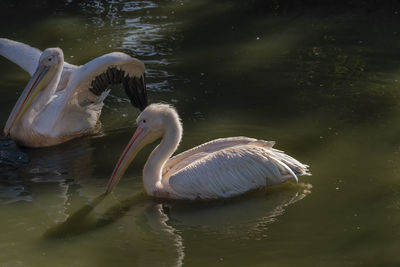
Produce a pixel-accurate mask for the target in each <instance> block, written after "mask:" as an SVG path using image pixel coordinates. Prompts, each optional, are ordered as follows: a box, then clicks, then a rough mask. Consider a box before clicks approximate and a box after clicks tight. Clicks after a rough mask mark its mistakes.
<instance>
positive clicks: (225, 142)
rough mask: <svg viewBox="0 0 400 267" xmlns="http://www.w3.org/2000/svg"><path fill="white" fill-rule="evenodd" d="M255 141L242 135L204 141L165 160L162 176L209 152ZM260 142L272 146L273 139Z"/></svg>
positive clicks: (174, 171)
mask: <svg viewBox="0 0 400 267" xmlns="http://www.w3.org/2000/svg"><path fill="white" fill-rule="evenodd" d="M256 141H258V140H257V139H254V138H249V137H243V136H238V137H229V138H219V139H215V140H212V141H209V142H207V143H204V144H202V145H199V146H197V147H194V148H192V149H189V150H186V151H185V152H182V153H180V154H178V155H176V156H174V157H172V158H170V159H169V160H168V161H167V163H166V164H165V165H164V168H163V176H164V175H165V174H167V173H169V174H171V173H176V172H177V171H178V170H180V169H182V168H184V167H185V166H186V165H188V164H190V163H191V162H193V161H195V160H197V159H199V158H201V157H203V156H205V155H207V154H209V153H214V152H216V151H219V150H223V149H226V148H232V147H234V146H241V145H246V144H249V143H251V142H253V143H254V142H256ZM260 142H263V144H264V145H265V146H268V147H273V145H274V144H275V142H273V141H270V142H267V141H260ZM167 175H168V174H167ZM168 176H170V175H168Z"/></svg>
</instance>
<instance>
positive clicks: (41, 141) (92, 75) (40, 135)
mask: <svg viewBox="0 0 400 267" xmlns="http://www.w3.org/2000/svg"><path fill="white" fill-rule="evenodd" d="M0 55H2V56H4V57H6V58H7V59H9V60H11V61H12V62H14V63H16V64H18V65H19V66H20V67H21V68H23V69H24V70H25V71H27V72H28V73H29V74H30V75H31V76H32V77H31V79H30V81H29V82H28V84H27V86H26V87H25V89H24V90H23V92H22V93H21V95H20V97H19V99H18V101H17V103H16V104H15V106H14V108H13V109H12V111H11V114H10V116H9V118H8V120H7V122H6V125H5V127H4V130H3V132H2V135H3V136H6V135H8V134H10V136H11V138H12V139H14V140H15V141H16V142H17V143H19V144H21V145H23V146H28V147H44V146H52V145H56V144H59V143H62V142H65V141H68V140H70V139H72V138H75V137H78V136H81V135H84V134H87V133H90V132H92V131H93V130H94V129H95V128H96V124H97V121H98V119H99V116H100V113H101V109H102V107H103V100H104V99H105V98H106V96H107V95H108V93H109V92H110V89H109V86H110V85H111V84H123V87H124V89H125V92H126V94H127V95H128V97H129V99H130V101H131V103H132V105H134V106H135V107H137V108H139V109H140V110H143V109H144V108H145V106H146V105H147V95H146V94H144V93H143V92H144V90H145V81H144V71H145V67H144V64H143V63H142V62H141V61H139V60H137V59H135V58H132V57H130V56H129V55H127V54H124V53H120V52H113V53H109V54H105V55H103V56H100V57H98V58H95V59H93V60H91V61H89V62H88V63H86V64H85V65H82V66H75V65H72V64H69V63H67V62H65V61H64V54H63V51H62V50H61V49H60V48H47V49H46V50H44V51H43V52H41V51H40V50H39V49H37V48H34V47H31V46H29V45H26V44H23V43H20V42H16V41H12V40H9V39H4V38H0Z"/></svg>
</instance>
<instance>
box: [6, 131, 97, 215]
mask: <svg viewBox="0 0 400 267" xmlns="http://www.w3.org/2000/svg"><path fill="white" fill-rule="evenodd" d="M93 150H94V147H92V146H91V144H90V139H89V138H81V139H77V140H73V141H71V142H67V143H65V144H62V145H59V146H54V147H48V148H40V149H23V152H24V153H26V155H27V157H28V158H29V163H28V164H25V165H22V166H19V167H18V168H15V169H11V170H8V171H7V172H6V173H3V175H4V176H6V177H8V178H7V179H2V187H0V190H1V191H0V203H12V202H17V201H32V202H33V203H34V205H35V206H37V207H39V208H40V209H43V210H45V211H46V213H47V214H48V216H49V218H51V219H52V220H53V221H55V222H57V221H63V220H65V219H66V217H67V215H66V214H65V211H66V209H67V207H66V203H67V199H68V198H67V193H68V189H69V186H70V185H71V184H74V183H75V184H84V183H85V181H86V180H87V179H91V171H92V168H91V167H90V166H91V164H92V162H91V156H92V153H93ZM10 177H11V178H10Z"/></svg>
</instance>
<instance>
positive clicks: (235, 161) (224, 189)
mask: <svg viewBox="0 0 400 267" xmlns="http://www.w3.org/2000/svg"><path fill="white" fill-rule="evenodd" d="M136 122H137V130H136V132H135V133H134V135H133V137H132V139H131V140H130V141H129V143H128V145H127V147H126V148H125V151H124V152H123V153H122V156H121V157H120V159H119V161H118V163H117V165H116V167H115V169H114V171H113V173H112V175H111V178H110V180H109V182H108V186H107V190H106V193H110V192H111V191H112V190H113V188H114V187H115V185H116V184H117V183H118V181H119V180H120V178H121V177H122V176H123V174H124V172H125V171H126V169H127V167H128V165H129V164H130V163H131V162H132V160H133V159H134V157H135V156H136V154H137V153H138V152H139V150H141V149H142V148H143V147H144V146H145V145H146V144H149V143H152V142H154V141H155V140H157V139H158V138H160V137H161V138H162V140H161V142H160V144H159V145H158V146H157V147H156V148H155V149H154V150H153V152H151V154H150V156H149V158H148V159H147V162H146V164H145V166H144V169H143V184H144V188H145V190H146V192H147V194H149V195H151V196H155V197H160V198H172V199H191V200H195V199H217V198H228V197H233V196H237V195H240V194H244V193H246V192H248V191H252V190H256V189H259V188H263V187H265V186H272V185H277V184H280V183H283V182H285V181H286V180H288V179H291V178H293V179H295V180H296V181H298V178H297V176H300V175H311V174H310V173H309V172H308V166H307V165H305V164H302V163H300V162H299V161H297V160H296V159H294V158H292V157H290V156H288V155H286V154H285V153H283V151H280V150H277V149H274V148H272V147H273V145H274V142H268V141H263V140H257V139H254V138H248V137H231V138H221V139H216V140H213V141H210V142H207V143H205V144H202V145H200V146H197V147H195V148H192V149H190V150H187V151H185V152H182V153H180V154H178V155H176V156H174V157H172V158H170V157H171V156H172V154H173V153H174V152H175V150H176V149H177V147H178V145H179V142H180V141H181V137H182V124H181V122H180V118H179V116H178V113H177V112H176V110H175V109H174V108H173V107H172V106H169V105H166V104H151V105H149V106H148V107H146V108H145V109H144V110H143V111H142V112H141V113H140V114H139V116H138V118H137V120H136Z"/></svg>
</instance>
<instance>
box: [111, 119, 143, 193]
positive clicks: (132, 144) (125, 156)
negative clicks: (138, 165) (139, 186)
mask: <svg viewBox="0 0 400 267" xmlns="http://www.w3.org/2000/svg"><path fill="white" fill-rule="evenodd" d="M146 133H147V130H146V129H144V128H142V127H140V126H139V127H138V128H137V129H136V132H135V133H134V134H133V136H132V138H131V140H130V141H129V143H128V145H127V146H126V148H125V150H124V152H123V153H122V156H121V157H120V158H119V160H118V162H117V165H116V166H115V168H114V171H113V173H112V175H111V178H110V180H109V181H108V185H107V190H106V194H108V193H110V192H111V191H112V190H113V189H114V187H115V186H116V185H117V184H118V182H119V181H120V179H121V177H122V176H123V175H124V173H125V171H126V169H127V168H128V166H129V164H130V163H131V162H132V160H133V159H134V158H135V156H136V155H137V153H138V152H139V151H140V149H141V148H142V147H143V146H144V145H145V144H141V141H142V140H143V138H144V137H145V136H146Z"/></svg>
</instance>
